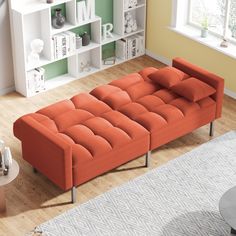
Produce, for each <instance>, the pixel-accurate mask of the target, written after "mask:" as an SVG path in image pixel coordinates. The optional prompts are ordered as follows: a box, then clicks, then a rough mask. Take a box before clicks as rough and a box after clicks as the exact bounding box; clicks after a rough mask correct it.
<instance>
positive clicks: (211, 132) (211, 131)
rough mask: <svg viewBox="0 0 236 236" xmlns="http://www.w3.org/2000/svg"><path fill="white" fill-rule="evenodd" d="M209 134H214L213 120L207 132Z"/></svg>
mask: <svg viewBox="0 0 236 236" xmlns="http://www.w3.org/2000/svg"><path fill="white" fill-rule="evenodd" d="M209 135H210V136H211V137H213V136H214V122H213V121H212V122H211V123H210V133H209Z"/></svg>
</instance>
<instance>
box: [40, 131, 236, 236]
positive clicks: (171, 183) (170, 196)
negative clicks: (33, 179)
mask: <svg viewBox="0 0 236 236" xmlns="http://www.w3.org/2000/svg"><path fill="white" fill-rule="evenodd" d="M235 185H236V132H234V131H231V132H229V133H227V134H225V135H223V136H220V137H219V138H216V139H214V140H212V141H209V142H207V143H206V144H203V145H201V146H199V147H198V148H196V149H194V150H193V151H191V152H188V153H186V154H185V155H183V156H181V157H180V158H177V159H175V160H173V161H170V162H169V163H167V164H166V165H164V166H161V167H159V168H157V169H154V170H152V171H150V172H148V173H147V174H145V175H142V176H141V177H138V178H136V179H134V180H132V181H129V182H128V183H126V184H124V185H122V186H120V187H117V188H115V189H113V190H111V191H109V192H106V193H104V194H102V195H101V196H99V197H97V198H95V199H93V200H90V201H88V202H87V203H85V204H82V205H80V206H78V207H76V208H74V209H72V210H69V211H67V212H65V213H64V214H62V215H59V216H58V217H56V218H54V219H52V220H49V221H48V222H46V223H43V224H42V225H40V226H38V227H37V228H36V231H37V232H40V231H41V232H42V235H50V236H54V235H55V236H67V235H68V236H72V235H86V236H97V235H101V236H105V235H117V236H123V235H124V236H126V235H130V236H132V235H142V236H143V235H155V236H172V235H173V236H185V235H186V236H198V235H200V236H208V235H209V236H224V235H229V232H230V227H229V226H228V225H227V224H226V223H225V222H224V220H223V218H222V217H221V215H220V213H219V209H218V204H219V200H220V198H221V196H222V195H223V194H224V192H225V191H227V190H228V189H229V188H231V187H233V186H235Z"/></svg>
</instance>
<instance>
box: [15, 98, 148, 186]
mask: <svg viewBox="0 0 236 236" xmlns="http://www.w3.org/2000/svg"><path fill="white" fill-rule="evenodd" d="M14 134H15V136H16V137H18V138H19V139H20V140H21V141H22V149H23V157H24V159H25V160H27V161H28V162H29V163H31V164H32V165H33V166H34V167H35V168H36V169H38V170H40V171H41V172H42V173H43V174H45V175H46V176H48V178H50V179H51V180H52V181H53V182H54V183H55V184H57V185H58V186H59V187H61V188H62V189H64V190H68V189H70V188H72V187H73V186H78V185H80V184H82V183H84V182H86V181H88V180H89V179H92V178H94V177H96V176H98V175H100V174H102V173H104V172H106V171H108V170H111V169H113V168H115V167H117V166H120V165H121V164H123V163H125V162H128V161H130V160H132V159H134V158H137V157H139V156H142V155H144V154H145V153H147V152H148V151H149V146H150V136H149V132H148V131H147V130H146V129H145V128H144V127H142V126H141V125H140V124H138V123H136V122H134V121H132V120H131V119H129V118H128V117H127V116H125V115H123V114H122V113H120V112H118V111H114V110H112V109H111V108H110V107H109V106H108V105H107V104H106V103H104V102H102V101H99V100H98V99H97V98H95V97H94V96H92V95H89V94H79V95H77V96H74V97H73V98H72V99H71V100H65V101H61V102H58V103H56V104H54V105H51V106H48V107H46V108H43V109H41V110H39V111H38V112H36V113H34V114H29V115H27V116H25V117H22V118H20V119H19V120H17V121H16V122H15V124H14ZM38 149H39V150H38ZM63 168H64V169H63Z"/></svg>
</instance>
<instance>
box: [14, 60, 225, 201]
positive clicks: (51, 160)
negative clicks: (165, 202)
mask: <svg viewBox="0 0 236 236" xmlns="http://www.w3.org/2000/svg"><path fill="white" fill-rule="evenodd" d="M223 90H224V80H223V79H222V78H220V77H219V76H217V75H214V74H212V73H210V72H208V71H206V70H204V69H202V68H199V67H197V66H195V65H193V64H191V63H189V62H187V61H185V60H184V59H181V58H176V59H174V60H173V64H172V67H165V68H162V69H159V70H158V69H156V68H152V67H151V68H145V69H143V70H142V71H140V72H139V73H133V74H130V75H127V76H125V77H123V78H121V79H118V80H115V81H112V82H111V83H110V84H107V85H102V86H99V87H97V88H95V89H94V90H92V91H91V92H90V93H89V94H87V93H81V94H78V95H76V96H74V97H72V98H71V99H68V100H64V101H61V102H57V103H55V104H53V105H50V106H48V107H46V108H43V109H41V110H39V111H37V112H35V113H31V114H27V115H25V116H23V117H21V118H19V119H18V120H17V121H16V122H15V123H14V135H15V136H16V137H17V138H18V139H19V140H20V141H21V144H22V155H23V158H24V159H25V160H26V161H27V162H28V163H30V164H31V165H32V166H33V168H34V169H35V170H38V171H40V172H41V173H42V174H44V175H45V176H47V177H48V178H49V179H50V180H51V181H52V182H53V183H55V184H56V185H57V186H59V187H60V188H61V189H63V190H65V191H67V190H71V193H72V202H75V201H76V187H77V186H78V185H80V184H82V183H85V182H86V181H88V180H90V179H92V178H94V177H96V176H98V175H101V174H102V173H104V172H107V171H109V170H111V169H113V168H116V167H118V166H120V165H122V164H124V163H126V162H128V161H130V160H133V159H135V158H137V157H140V156H142V155H146V166H148V165H149V161H150V154H151V151H152V150H154V149H156V148H158V147H160V146H161V145H163V144H166V143H168V142H170V141H172V140H174V139H176V138H178V137H181V136H183V135H185V134H187V133H189V132H192V131H193V130H195V129H197V128H199V127H201V126H203V125H206V124H209V123H210V135H213V121H214V120H215V119H217V118H219V117H220V116H221V110H222V100H223Z"/></svg>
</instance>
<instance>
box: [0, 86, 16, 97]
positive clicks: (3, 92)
mask: <svg viewBox="0 0 236 236" xmlns="http://www.w3.org/2000/svg"><path fill="white" fill-rule="evenodd" d="M13 91H15V86H11V87H8V88H3V89H0V96H2V95H5V94H7V93H11V92H13Z"/></svg>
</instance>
